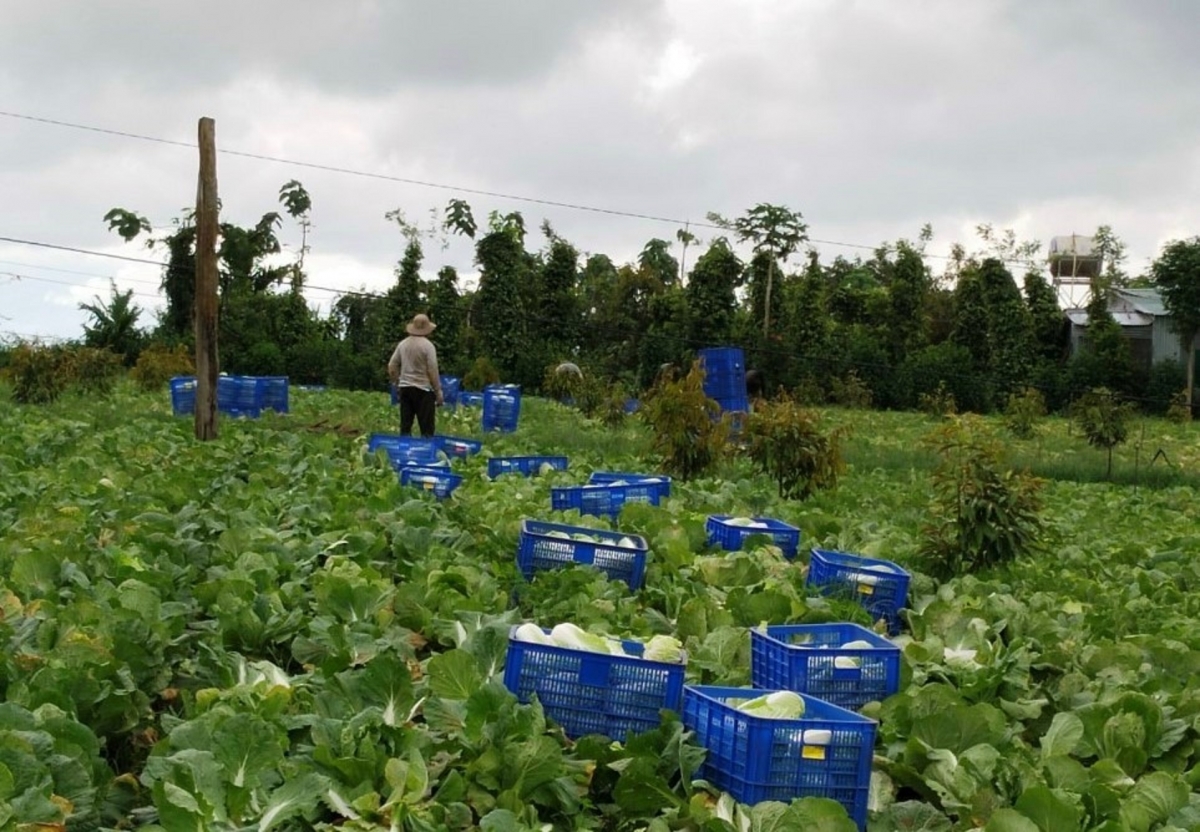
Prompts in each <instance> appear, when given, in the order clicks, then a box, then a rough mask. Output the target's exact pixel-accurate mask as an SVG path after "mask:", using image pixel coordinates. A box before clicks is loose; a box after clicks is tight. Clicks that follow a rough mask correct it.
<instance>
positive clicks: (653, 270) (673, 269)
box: [638, 237, 679, 286]
mask: <svg viewBox="0 0 1200 832" xmlns="http://www.w3.org/2000/svg"><path fill="white" fill-rule="evenodd" d="M638 266H639V268H641V269H642V270H643V271H645V272H648V273H649V274H650V276H651V277H653V278H655V279H656V280H657V281H658V282H659V283H661V284H663V285H664V286H670V285H671V284H673V283H675V282H676V281H677V280H678V279H679V261H678V260H676V259H675V258H674V257H672V256H671V244H670V243H669V242H667V241H666V240H660V239H658V238H657V237H655V238H654V239H653V240H651V241H650V242H648V243H646V245H645V246H643V247H642V251H641V253H640V254H638Z"/></svg>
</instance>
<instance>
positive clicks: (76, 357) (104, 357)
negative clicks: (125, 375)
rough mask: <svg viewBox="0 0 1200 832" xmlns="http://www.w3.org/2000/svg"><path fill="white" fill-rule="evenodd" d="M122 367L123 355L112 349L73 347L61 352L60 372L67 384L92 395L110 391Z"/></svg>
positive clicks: (104, 394) (104, 393)
mask: <svg viewBox="0 0 1200 832" xmlns="http://www.w3.org/2000/svg"><path fill="white" fill-rule="evenodd" d="M124 369H125V360H124V356H122V355H121V354H120V353H116V352H113V351H112V350H101V349H95V348H93V347H74V348H71V349H67V350H64V351H63V354H62V368H61V372H62V373H63V375H64V376H66V379H67V385H68V386H69V387H72V388H74V389H76V390H80V391H82V392H84V393H88V394H92V395H101V396H106V395H108V394H109V393H111V392H112V389H113V385H114V384H116V382H117V379H118V378H120V376H121V373H122V372H123V371H124Z"/></svg>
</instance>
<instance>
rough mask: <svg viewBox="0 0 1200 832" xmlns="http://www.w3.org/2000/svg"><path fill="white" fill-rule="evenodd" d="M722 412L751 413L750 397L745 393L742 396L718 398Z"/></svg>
mask: <svg viewBox="0 0 1200 832" xmlns="http://www.w3.org/2000/svg"><path fill="white" fill-rule="evenodd" d="M710 398H711V397H710ZM716 402H717V404H718V405H719V406H720V408H721V412H722V413H749V412H750V399H749V397H747V396H746V394H745V393H743V394H742V395H740V396H725V397H721V398H718V399H716Z"/></svg>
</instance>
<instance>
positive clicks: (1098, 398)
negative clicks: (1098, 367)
mask: <svg viewBox="0 0 1200 832" xmlns="http://www.w3.org/2000/svg"><path fill="white" fill-rule="evenodd" d="M1072 414H1073V415H1074V417H1075V421H1076V422H1078V423H1079V427H1080V429H1081V430H1082V431H1083V435H1084V436H1086V437H1087V441H1088V444H1089V445H1091V446H1092V447H1094V448H1103V449H1104V450H1105V451H1106V452H1107V453H1108V467H1107V469H1106V471H1105V474H1104V475H1105V476H1106V477H1111V476H1112V452H1113V448H1115V447H1116V446H1117V445H1120V444H1121V443H1122V442H1124V441H1125V440H1126V439H1127V438H1129V419H1130V417H1131V416H1132V415H1133V406H1132V405H1130V404H1129V403H1128V402H1122V401H1119V400H1118V398H1117V396H1116V394H1114V393H1113V392H1112V391H1111V390H1107V389H1105V388H1103V387H1097V388H1095V389H1094V390H1089V391H1088V392H1087V393H1084V394H1083V395H1082V396H1080V397H1079V399H1078V400H1077V401H1076V402H1075V405H1074V406H1073V407H1072Z"/></svg>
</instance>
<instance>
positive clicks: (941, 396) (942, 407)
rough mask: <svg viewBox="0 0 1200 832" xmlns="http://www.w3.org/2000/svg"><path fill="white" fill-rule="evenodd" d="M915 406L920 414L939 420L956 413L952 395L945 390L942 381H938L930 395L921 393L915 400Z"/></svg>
mask: <svg viewBox="0 0 1200 832" xmlns="http://www.w3.org/2000/svg"><path fill="white" fill-rule="evenodd" d="M917 406H918V407H919V408H920V410H921V412H922V413H928V414H929V415H930V416H936V417H937V418H939V419H941V418H943V417H945V416H953V415H954V414H955V413H958V406H957V405H956V404H955V403H954V394H953V393H951V392H950V391H949V390H947V389H946V382H944V381H939V382H938V386H937V389H936V390H934V391H933V392H932V393H922V394H921V395H920V396H919V397H918V398H917Z"/></svg>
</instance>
